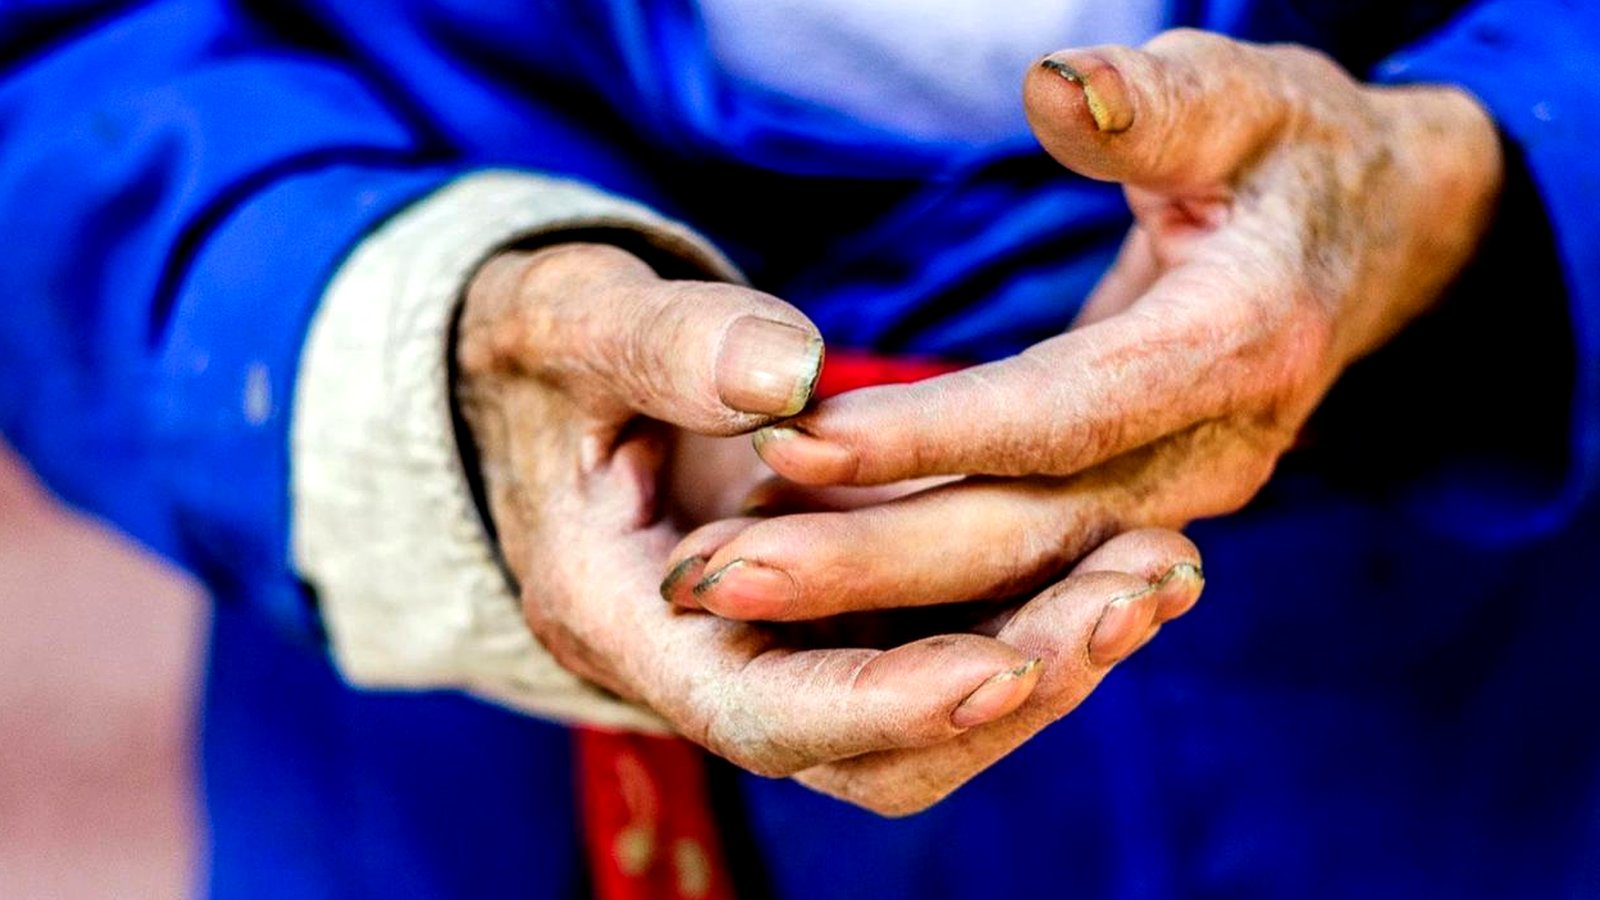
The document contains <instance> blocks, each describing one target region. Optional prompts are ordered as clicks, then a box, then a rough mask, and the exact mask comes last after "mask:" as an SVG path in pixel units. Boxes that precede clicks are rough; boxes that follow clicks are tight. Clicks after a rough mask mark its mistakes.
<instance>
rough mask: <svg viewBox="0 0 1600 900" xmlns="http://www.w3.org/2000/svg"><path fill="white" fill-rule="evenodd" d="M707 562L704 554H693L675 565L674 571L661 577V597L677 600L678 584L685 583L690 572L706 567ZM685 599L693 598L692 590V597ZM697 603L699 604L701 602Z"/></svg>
mask: <svg viewBox="0 0 1600 900" xmlns="http://www.w3.org/2000/svg"><path fill="white" fill-rule="evenodd" d="M705 564H706V558H705V557H704V556H691V557H689V558H687V559H684V560H682V561H680V562H679V563H678V564H677V565H675V566H673V567H672V571H670V572H668V573H667V577H666V578H663V579H661V599H663V600H665V601H667V602H668V603H675V602H677V601H676V599H675V597H674V595H675V594H676V593H677V589H678V585H680V584H682V583H683V580H684V579H685V578H687V577H688V576H689V573H691V572H698V571H699V570H700V569H701V568H704V567H705ZM685 599H686V600H692V592H691V597H686V598H685ZM695 605H696V606H698V605H699V604H695Z"/></svg>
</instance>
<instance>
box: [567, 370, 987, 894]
mask: <svg viewBox="0 0 1600 900" xmlns="http://www.w3.org/2000/svg"><path fill="white" fill-rule="evenodd" d="M957 368H959V366H954V365H951V364H949V363H945V362H940V361H937V360H915V359H904V360H894V359H883V358H879V357H874V356H868V355H864V354H854V353H830V354H829V355H828V360H827V364H826V365H825V366H824V367H823V370H822V377H821V378H820V379H819V380H818V382H817V391H816V393H817V396H819V397H827V396H831V395H833V394H838V393H842V392H844V391H848V390H851V389H853V388H858V387H866V386H868V385H874V384H903V383H906V382H911V381H920V380H921V379H923V378H928V377H931V376H934V375H939V374H942V373H944V372H949V371H953V370H954V369H957ZM574 749H575V751H576V753H575V755H576V775H577V779H578V805H579V810H580V815H581V816H582V818H583V836H584V844H585V850H586V852H587V854H588V862H589V873H590V878H591V881H592V883H593V885H594V896H595V898H596V900H733V897H734V893H733V883H732V880H731V878H730V876H729V874H728V867H727V861H726V859H725V858H724V856H723V851H722V842H721V840H720V839H719V838H718V835H717V826H716V820H715V818H714V817H713V815H712V812H711V802H710V797H709V795H708V793H707V789H706V768H705V767H706V759H705V754H704V752H703V751H701V750H700V748H698V747H696V746H695V745H694V744H691V743H689V742H688V741H685V740H681V739H678V738H661V737H649V736H646V735H640V734H625V733H616V732H608V731H597V730H594V729H587V728H580V729H578V730H577V732H576V736H575V738H574Z"/></svg>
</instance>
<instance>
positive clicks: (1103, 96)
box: [1039, 53, 1133, 134]
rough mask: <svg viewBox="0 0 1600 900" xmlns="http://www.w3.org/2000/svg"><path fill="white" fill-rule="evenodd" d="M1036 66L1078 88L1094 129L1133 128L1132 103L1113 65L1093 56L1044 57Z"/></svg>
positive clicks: (1108, 131)
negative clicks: (1092, 120) (1047, 70)
mask: <svg viewBox="0 0 1600 900" xmlns="http://www.w3.org/2000/svg"><path fill="white" fill-rule="evenodd" d="M1039 65H1041V66H1043V67H1044V68H1046V69H1049V70H1050V71H1052V72H1054V73H1056V74H1057V75H1060V76H1061V77H1062V78H1065V79H1066V80H1068V81H1070V82H1072V83H1073V84H1075V85H1077V86H1078V87H1079V88H1080V89H1081V90H1082V91H1083V100H1084V103H1086V104H1087V105H1088V107H1089V115H1091V116H1093V117H1094V127H1095V128H1097V129H1099V130H1100V131H1103V132H1106V133H1107V134H1117V133H1119V132H1123V131H1127V130H1128V129H1129V128H1132V127H1133V103H1132V101H1131V100H1130V99H1129V97H1128V89H1127V85H1125V84H1124V83H1123V81H1122V73H1120V72H1118V71H1117V68H1116V66H1113V65H1112V64H1111V63H1110V62H1108V61H1106V60H1105V59H1102V58H1101V57H1099V56H1096V55H1094V54H1092V53H1072V54H1062V55H1055V56H1047V57H1045V58H1044V59H1042V60H1040V61H1039Z"/></svg>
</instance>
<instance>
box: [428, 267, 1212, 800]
mask: <svg viewBox="0 0 1600 900" xmlns="http://www.w3.org/2000/svg"><path fill="white" fill-rule="evenodd" d="M456 353H457V359H458V362H459V368H460V372H461V380H460V383H459V386H458V392H459V396H460V400H461V405H462V410H463V414H464V417H465V418H466V420H467V423H468V425H469V427H470V429H471V433H472V436H473V438H474V440H475V442H476V443H477V445H478V451H479V456H480V463H481V466H482V471H483V473H484V477H485V480H486V484H487V489H488V495H489V501H490V507H491V510H492V513H493V516H494V520H495V524H496V526H497V528H498V531H499V535H500V541H501V546H502V548H503V551H504V554H505V558H506V560H507V562H508V564H509V566H510V568H511V570H512V572H513V573H514V574H515V576H516V577H517V579H518V580H519V581H520V583H521V587H522V604H523V610H524V613H525V616H526V618H527V620H528V623H529V625H530V626H531V628H532V629H533V631H534V633H535V634H536V635H537V636H538V637H539V639H540V640H541V642H542V643H543V644H544V645H545V646H546V647H547V648H548V649H549V650H550V651H551V652H552V653H553V654H554V655H555V656H556V658H557V659H558V660H559V661H561V662H562V663H563V664H564V665H566V666H567V667H568V668H569V669H571V670H573V671H574V672H576V673H578V674H580V675H582V676H584V677H586V678H588V679H590V680H592V681H594V682H596V683H598V684H600V685H603V686H605V687H607V688H608V689H610V690H612V691H614V692H615V693H617V694H619V695H621V696H623V697H627V698H630V699H633V700H636V701H638V702H641V703H643V704H645V705H647V706H648V707H650V708H651V709H653V710H655V711H656V712H657V713H659V714H660V715H661V716H662V717H663V718H665V719H666V720H667V721H668V722H669V723H670V724H672V725H673V726H674V727H675V728H676V729H677V730H678V731H679V732H680V733H682V734H683V735H685V736H687V737H689V738H691V739H693V740H695V741H697V742H698V743H700V744H702V745H704V746H705V747H707V748H709V749H710V750H712V751H714V752H716V753H718V754H721V755H722V756H725V757H727V758H728V759H730V760H732V761H733V762H734V763H736V764H738V765H740V766H743V767H744V768H746V769H749V770H751V771H755V772H759V773H764V774H769V775H787V774H792V773H796V772H804V773H805V776H804V777H805V779H806V780H808V781H812V782H816V783H824V784H825V785H826V786H827V787H829V788H830V789H832V790H833V791H834V792H835V793H839V794H843V795H846V796H849V797H850V798H851V799H852V800H854V801H855V802H857V803H860V804H861V805H863V806H866V807H869V808H872V809H876V810H879V811H881V812H889V813H892V812H906V811H910V810H913V809H917V808H920V807H922V806H925V805H927V804H928V803H930V802H932V801H933V800H934V799H937V797H939V796H942V795H943V794H944V793H946V792H948V791H949V790H950V789H952V788H953V787H954V786H955V785H956V784H958V783H960V781H961V780H964V779H965V778H966V777H969V776H970V774H972V772H974V771H976V770H977V769H978V768H981V767H982V765H984V764H986V760H989V759H992V758H994V757H995V756H998V755H999V754H1000V753H1003V752H1004V750H1005V749H1008V748H1009V746H1010V745H1011V744H1014V743H1015V742H1017V741H1020V740H1021V739H1022V737H1023V736H1025V734H1026V733H1028V732H1027V727H1028V723H1029V721H1031V719H1028V718H1026V717H1023V718H1017V717H1009V716H1008V714H1010V713H1011V712H1012V711H1014V710H1015V709H1016V708H1017V707H1018V706H1019V705H1020V704H1021V703H1022V702H1023V701H1024V700H1026V699H1027V698H1028V697H1029V696H1030V694H1032V693H1034V691H1035V688H1036V686H1037V685H1038V683H1039V679H1040V674H1041V671H1050V670H1051V669H1055V670H1057V671H1058V672H1059V675H1058V676H1056V677H1053V678H1052V680H1051V681H1050V682H1049V684H1050V685H1051V688H1050V691H1049V693H1050V698H1049V702H1050V705H1051V708H1053V709H1060V708H1062V707H1064V706H1067V705H1070V703H1071V702H1075V700H1076V699H1077V698H1079V697H1081V696H1082V695H1083V694H1084V693H1087V691H1088V690H1089V689H1090V688H1091V687H1092V686H1093V684H1094V682H1095V680H1097V679H1098V677H1099V676H1100V674H1102V673H1103V672H1104V670H1105V668H1106V667H1107V666H1108V665H1109V664H1110V662H1112V661H1114V660H1115V658H1118V657H1120V656H1122V655H1125V654H1126V653H1128V652H1131V650H1132V649H1133V648H1134V646H1135V645H1136V644H1138V643H1139V642H1141V641H1143V640H1145V639H1147V637H1148V632H1149V630H1150V629H1151V628H1153V627H1154V621H1155V620H1156V619H1157V618H1158V616H1159V615H1160V613H1161V611H1162V610H1166V609H1172V608H1179V607H1183V606H1186V605H1188V604H1189V603H1192V602H1193V595H1194V594H1195V593H1197V592H1198V589H1199V583H1198V578H1197V566H1198V558H1197V557H1196V556H1195V554H1194V550H1193V548H1192V547H1191V546H1189V545H1188V543H1187V542H1186V541H1184V540H1183V539H1182V538H1181V537H1179V536H1177V535H1174V534H1169V533H1165V532H1144V533H1137V534H1132V535H1127V536H1124V537H1122V538H1119V539H1117V540H1115V541H1111V542H1109V543H1107V544H1106V546H1105V547H1104V548H1102V549H1100V550H1099V551H1098V552H1097V554H1096V555H1095V556H1094V557H1093V558H1092V559H1090V560H1087V561H1085V563H1084V565H1083V566H1081V567H1080V569H1079V572H1080V574H1077V575H1074V576H1073V577H1071V578H1068V579H1067V580H1066V581H1064V582H1063V583H1062V584H1061V585H1060V586H1059V587H1057V588H1056V589H1054V590H1052V591H1051V592H1049V593H1048V595H1047V596H1046V597H1045V598H1042V599H1041V600H1040V601H1036V602H1035V604H1033V605H1032V606H1031V607H1030V609H1029V610H1026V611H1024V612H1023V613H1018V614H1017V615H1016V616H1015V617H1014V618H1013V619H1012V620H1011V621H1010V622H1009V623H1007V624H1006V625H1005V627H1004V628H1003V629H1002V630H1001V632H1000V635H999V638H998V639H997V638H996V637H994V636H988V635H983V634H973V633H960V634H946V635H937V636H933V637H927V638H924V639H921V640H916V641H912V642H910V643H906V644H902V645H899V646H892V647H889V648H888V649H884V650H879V649H869V648H868V647H866V646H865V645H864V643H853V644H849V645H847V646H845V647H843V648H827V647H823V648H818V647H814V646H808V645H805V644H801V643H797V642H795V641H793V640H790V639H787V638H786V636H785V635H784V634H782V633H780V632H779V631H777V630H775V629H772V628H769V627H766V626H763V625H758V624H749V623H743V622H735V621H729V620H726V619H721V618H717V617H715V616H711V615H708V614H706V613H704V612H700V611H693V610H684V609H682V608H680V607H677V606H675V605H672V604H669V603H665V602H663V601H662V598H661V596H660V594H659V593H658V587H657V582H658V581H659V579H660V573H661V571H662V568H663V566H664V565H665V564H666V560H667V555H668V552H669V551H670V550H671V549H672V547H673V545H674V544H675V543H677V542H678V541H679V540H680V538H681V537H682V535H681V534H680V533H679V531H678V530H677V528H676V527H675V526H674V525H673V524H672V523H671V522H670V521H669V520H667V519H664V518H663V516H662V514H661V513H662V510H661V509H660V507H661V506H662V505H663V503H662V501H661V500H660V499H659V498H658V494H659V493H660V490H659V488H660V487H661V485H660V481H661V476H662V473H663V471H664V468H663V467H664V466H665V464H666V462H667V457H668V455H669V453H670V451H671V448H672V444H673V441H674V440H675V439H683V440H687V439H686V438H683V436H682V435H675V433H674V430H673V429H672V428H670V427H669V425H668V424H667V423H670V424H671V425H675V426H679V427H681V428H683V429H687V430H689V431H692V432H698V433H706V434H732V433H736V432H743V431H749V430H751V429H753V428H756V427H758V426H760V425H763V424H766V423H768V422H771V421H773V420H774V419H775V417H778V416H783V415H788V414H793V413H794V412H796V411H797V410H798V409H799V408H800V406H801V405H803V404H804V402H805V401H806V400H807V399H808V398H809V394H810V391H811V387H812V385H813V383H814V381H815V378H816V374H817V367H818V365H819V363H820V354H821V342H820V338H818V336H817V334H816V331H815V328H814V327H813V326H812V325H811V323H810V322H808V321H807V320H806V319H805V318H804V317H803V316H802V315H800V314H799V313H798V312H796V311H795V310H794V309H792V308H791V307H789V306H787V305H786V304H784V303H782V302H780V301H778V300H776V299H774V298H772V297H769V296H766V295H763V294H759V293H756V292H754V291H750V290H747V289H744V288H740V287H735V286H731V285H722V284H705V283H697V282H684V281H665V280H662V279H660V278H658V277H657V276H656V275H655V274H654V273H653V272H652V271H651V270H650V269H649V268H648V267H647V266H645V265H644V264H643V263H642V262H640V261H639V260H638V259H636V258H634V257H633V256H631V255H629V254H627V253H625V252H623V251H621V250H618V249H615V248H610V247H604V246H596V245H582V244H571V245H563V246H559V247H555V248H550V249H546V250H541V251H538V252H536V253H532V254H529V253H515V252H513V253H505V254H501V255H500V256H497V257H496V258H494V259H493V260H491V261H490V262H489V263H487V264H486V265H485V266H484V267H483V268H482V270H480V272H479V273H478V275H477V276H476V277H475V278H474V280H473V282H472V284H471V285H470V287H469V290H468V294H467V300H466V304H465V307H464V309H463V312H462V320H461V327H460V335H459V338H458V343H457V348H456ZM741 443H744V444H745V447H746V452H748V443H747V442H741ZM682 455H684V456H687V459H686V460H682V461H680V462H681V463H682V464H686V465H687V466H688V468H689V469H693V468H694V467H695V465H696V464H697V463H698V464H699V465H700V466H701V468H702V469H703V468H704V467H705V466H706V465H711V464H713V463H711V462H706V461H708V460H713V459H714V457H713V456H712V455H711V454H709V453H708V452H707V451H706V449H705V445H704V443H703V442H701V443H697V444H696V445H695V450H694V451H693V452H692V453H690V454H682ZM682 464H681V465H680V470H681V469H682V468H683V465H682ZM704 474H705V473H704V472H703V471H702V472H701V476H702V477H699V478H696V479H694V480H695V481H696V482H697V483H699V484H702V485H704V484H705V483H706V479H705V478H704V477H703V476H704ZM683 477H686V478H687V477H689V476H687V475H685V476H683ZM731 480H736V479H731ZM700 493H701V494H704V493H705V491H703V490H702V491H700ZM1169 572H1177V573H1178V577H1167V573H1169ZM679 574H680V575H682V574H684V572H683V571H680V573H679ZM1162 578H1166V580H1165V581H1161V579H1162ZM693 580H694V579H690V580H689V582H688V583H692V582H693ZM1152 582H1155V583H1154V584H1153V583H1152ZM1097 625H1099V627H1100V632H1099V634H1098V635H1097V636H1096V637H1094V638H1091V634H1092V633H1094V632H1095V628H1096V626H1097ZM1019 646H1020V647H1023V648H1025V649H1017V648H1018V647H1019ZM1047 654H1048V658H1047V659H1046V661H1045V662H1046V664H1045V666H1043V667H1041V666H1040V665H1039V660H1037V659H1035V658H1034V657H1035V656H1045V655H1047ZM1058 661H1059V664H1058ZM1034 717H1035V718H1036V715H1035V716H1034ZM1033 727H1034V728H1037V725H1034V726H1033Z"/></svg>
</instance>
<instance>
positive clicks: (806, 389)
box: [716, 315, 823, 417]
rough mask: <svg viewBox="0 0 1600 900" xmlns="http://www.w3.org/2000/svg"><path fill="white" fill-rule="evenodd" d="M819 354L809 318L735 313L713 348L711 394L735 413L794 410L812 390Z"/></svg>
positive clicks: (787, 413)
mask: <svg viewBox="0 0 1600 900" xmlns="http://www.w3.org/2000/svg"><path fill="white" fill-rule="evenodd" d="M822 357H823V345H822V335H821V334H819V333H818V332H817V330H816V328H815V326H811V325H810V323H809V322H808V323H806V325H805V326H801V325H797V324H794V323H791V322H780V321H777V320H775V319H768V318H763V317H761V316H757V315H746V316H741V317H740V318H738V319H736V320H734V322H733V323H732V324H731V325H729V326H728V330H727V332H726V334H725V335H724V336H723V339H722V346H721V349H720V350H719V351H718V353H717V364H716V379H717V395H718V396H719V397H720V398H721V400H722V402H723V403H725V404H727V405H728V407H729V408H731V409H734V410H737V411H738V412H742V413H751V414H754V415H763V416H780V417H782V416H792V415H795V414H796V413H798V412H800V411H801V410H802V409H805V406H806V404H807V403H809V402H810V400H811V394H812V392H813V391H815V390H816V387H817V379H818V378H819V377H820V376H821V374H822Z"/></svg>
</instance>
